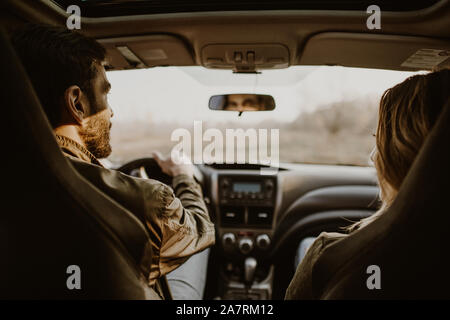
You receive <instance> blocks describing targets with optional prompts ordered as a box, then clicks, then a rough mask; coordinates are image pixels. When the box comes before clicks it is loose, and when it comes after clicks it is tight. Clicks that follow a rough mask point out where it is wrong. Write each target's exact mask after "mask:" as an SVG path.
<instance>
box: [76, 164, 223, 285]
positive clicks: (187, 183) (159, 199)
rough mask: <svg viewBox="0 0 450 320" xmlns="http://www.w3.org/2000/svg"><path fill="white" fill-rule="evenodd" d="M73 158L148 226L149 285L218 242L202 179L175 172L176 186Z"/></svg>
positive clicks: (102, 189) (78, 165) (95, 180)
mask: <svg viewBox="0 0 450 320" xmlns="http://www.w3.org/2000/svg"><path fill="white" fill-rule="evenodd" d="M70 159H71V160H72V164H73V165H74V166H75V168H76V169H77V170H78V172H80V173H81V174H82V175H83V176H84V177H85V178H87V179H88V180H89V181H90V182H91V183H92V184H94V185H95V186H96V187H97V188H99V189H100V190H101V191H103V192H104V193H106V194H107V195H108V196H110V197H111V198H112V199H114V200H115V201H117V202H118V203H119V204H121V205H122V206H124V207H125V208H126V209H128V210H129V211H131V212H132V213H133V214H134V215H135V216H136V217H137V218H138V219H139V220H140V221H141V222H142V223H143V224H144V225H145V226H146V227H147V230H148V231H149V236H150V246H151V249H152V254H151V261H147V262H146V264H148V266H146V268H147V269H149V270H148V273H147V274H148V280H149V283H150V285H154V284H155V282H156V279H157V278H159V277H161V276H163V275H165V274H167V273H168V272H170V271H172V270H174V269H176V268H177V267H178V266H180V265H181V264H182V263H183V262H184V261H186V260H187V259H188V258H189V257H190V256H191V255H193V254H195V253H197V252H200V251H202V250H204V249H206V248H207V247H209V246H212V245H213V244H214V242H215V231H214V224H213V223H212V222H211V220H210V218H209V215H208V211H207V209H206V205H205V203H204V201H203V195H202V190H201V188H200V185H199V184H198V183H197V182H196V181H195V180H194V179H193V178H191V177H189V176H186V175H180V176H177V177H175V178H174V179H173V189H172V188H171V187H169V186H167V185H165V184H163V183H161V182H159V181H157V180H153V179H140V178H135V177H131V176H129V175H126V174H123V173H120V172H118V171H115V170H109V169H105V168H102V167H99V166H97V165H92V164H89V163H86V162H84V161H80V160H78V159H74V158H73V157H70Z"/></svg>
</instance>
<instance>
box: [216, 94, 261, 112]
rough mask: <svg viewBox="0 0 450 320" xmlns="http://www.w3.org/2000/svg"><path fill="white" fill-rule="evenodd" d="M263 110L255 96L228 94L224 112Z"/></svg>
mask: <svg viewBox="0 0 450 320" xmlns="http://www.w3.org/2000/svg"><path fill="white" fill-rule="evenodd" d="M261 109H263V108H262V107H261V105H260V103H259V99H258V96H257V95H256V94H230V95H228V101H227V104H226V105H225V108H224V110H227V111H239V112H243V111H259V110H261Z"/></svg>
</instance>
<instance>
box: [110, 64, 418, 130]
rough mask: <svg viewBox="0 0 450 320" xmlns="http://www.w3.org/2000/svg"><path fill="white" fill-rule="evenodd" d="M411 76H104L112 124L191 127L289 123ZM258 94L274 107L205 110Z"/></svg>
mask: <svg viewBox="0 0 450 320" xmlns="http://www.w3.org/2000/svg"><path fill="white" fill-rule="evenodd" d="M413 74H414V73H412V72H400V71H388V70H376V69H362V68H347V67H331V66H294V67H290V68H288V69H280V70H267V71H262V73H261V74H233V73H232V72H231V71H229V70H213V69H206V68H203V67H157V68H152V69H141V70H127V71H113V72H108V73H107V76H108V79H109V81H110V82H111V84H112V90H111V93H110V96H109V103H110V105H111V107H112V109H113V111H114V118H113V123H114V122H117V121H120V122H135V121H137V120H139V121H145V122H148V123H149V124H151V123H164V122H170V123H174V122H176V123H180V124H187V123H191V124H192V123H193V121H195V120H204V121H207V120H212V121H219V122H220V121H243V120H245V121H247V122H259V121H262V120H267V119H274V120H277V121H282V122H290V121H293V120H294V119H295V118H296V117H297V116H298V115H299V113H301V112H308V111H313V110H315V109H317V108H320V107H321V106H324V105H327V104H329V103H333V102H339V101H345V100H353V99H356V98H359V97H361V96H372V97H373V96H376V97H380V96H381V94H382V93H383V92H384V91H385V90H386V89H388V88H390V87H392V86H393V85H395V84H397V83H400V82H401V81H403V80H404V79H406V78H407V77H409V76H411V75H413ZM226 93H261V94H270V95H272V96H273V97H274V98H275V102H276V109H275V110H274V111H266V112H247V113H244V114H243V115H242V117H241V118H238V116H237V113H236V112H230V111H213V110H209V109H208V101H209V98H210V97H211V96H212V95H216V94H226Z"/></svg>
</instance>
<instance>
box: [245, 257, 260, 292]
mask: <svg viewBox="0 0 450 320" xmlns="http://www.w3.org/2000/svg"><path fill="white" fill-rule="evenodd" d="M257 265H258V262H257V261H256V259H255V258H253V257H248V258H246V259H245V262H244V276H245V279H244V283H245V285H246V286H247V287H248V288H250V287H251V286H252V284H253V280H254V279H255V271H256V266H257Z"/></svg>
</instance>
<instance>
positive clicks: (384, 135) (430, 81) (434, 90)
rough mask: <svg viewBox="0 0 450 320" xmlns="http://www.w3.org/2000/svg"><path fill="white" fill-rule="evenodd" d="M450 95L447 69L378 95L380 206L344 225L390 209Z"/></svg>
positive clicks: (362, 223)
mask: <svg viewBox="0 0 450 320" xmlns="http://www.w3.org/2000/svg"><path fill="white" fill-rule="evenodd" d="M449 97H450V69H442V70H438V71H434V72H431V73H427V74H419V75H415V76H412V77H409V78H408V79H406V80H405V81H403V82H402V83H400V84H397V85H396V86H394V87H392V88H390V89H388V90H386V91H385V92H384V94H383V96H382V97H381V100H380V107H379V115H378V126H377V130H376V150H375V152H374V155H373V161H374V164H375V168H376V170H377V176H378V183H379V187H380V198H381V201H382V205H381V208H380V209H379V210H378V211H377V212H376V213H374V214H373V215H372V216H370V217H368V218H365V219H362V220H361V221H359V222H357V223H355V224H353V225H351V226H350V227H349V228H347V230H348V231H350V232H351V231H354V230H356V229H360V228H362V227H364V226H366V225H368V224H369V223H371V222H372V221H374V220H375V219H377V218H378V217H379V216H380V215H381V214H383V212H384V211H385V210H386V209H387V208H389V206H390V205H391V204H392V202H393V201H394V200H395V197H396V196H397V193H398V190H399V189H400V187H401V185H402V182H403V180H404V178H405V177H406V175H407V173H408V171H409V169H410V168H411V165H412V163H413V162H414V160H415V158H416V156H417V154H418V153H419V150H420V148H421V147H422V145H423V143H424V141H425V139H426V137H427V135H428V133H429V132H430V131H431V129H432V128H433V126H434V124H435V123H436V120H437V119H438V117H439V114H440V113H441V111H442V109H443V108H444V106H445V105H446V104H447V102H448V101H449Z"/></svg>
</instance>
